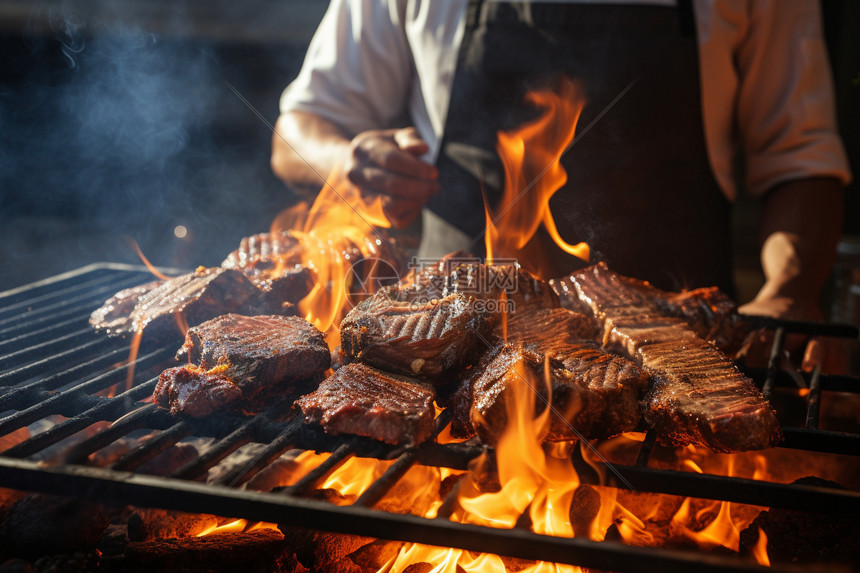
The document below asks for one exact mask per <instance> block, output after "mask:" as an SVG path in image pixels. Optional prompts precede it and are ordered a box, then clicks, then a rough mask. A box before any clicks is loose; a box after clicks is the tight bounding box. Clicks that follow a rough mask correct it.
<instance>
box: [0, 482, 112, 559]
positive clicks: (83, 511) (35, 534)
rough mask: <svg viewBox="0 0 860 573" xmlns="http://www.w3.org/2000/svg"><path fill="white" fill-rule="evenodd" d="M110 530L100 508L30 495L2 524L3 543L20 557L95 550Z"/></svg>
mask: <svg viewBox="0 0 860 573" xmlns="http://www.w3.org/2000/svg"><path fill="white" fill-rule="evenodd" d="M107 526H108V518H107V516H106V515H105V513H104V512H103V511H102V509H101V507H100V506H98V505H97V504H94V503H87V502H82V501H77V500H72V499H66V498H62V497H55V496H49V495H42V494H31V495H27V496H26V497H24V498H22V499H20V500H19V501H18V502H16V503H15V505H13V506H12V507H11V508H10V509H9V512H8V514H7V515H6V519H4V520H3V523H2V524H0V540H2V541H3V543H2V544H0V545H3V546H5V547H13V548H15V552H16V555H15V556H17V557H28V556H38V555H44V554H45V553H46V548H50V550H51V552H55V553H72V552H74V551H76V550H78V549H81V548H87V547H93V546H95V544H96V543H97V542H98V540H99V539H100V538H101V536H102V533H104V531H105V529H107Z"/></svg>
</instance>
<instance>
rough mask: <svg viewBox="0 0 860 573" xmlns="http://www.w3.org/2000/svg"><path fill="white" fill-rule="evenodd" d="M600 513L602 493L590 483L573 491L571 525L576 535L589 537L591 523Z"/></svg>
mask: <svg viewBox="0 0 860 573" xmlns="http://www.w3.org/2000/svg"><path fill="white" fill-rule="evenodd" d="M599 513H600V494H599V493H598V492H597V490H596V489H594V488H593V487H591V486H590V485H586V484H583V485H581V486H579V487H577V488H576V491H575V492H573V501H571V503H570V525H571V527H572V528H573V536H574V537H582V538H588V537H589V535H590V533H591V525H592V524H593V523H594V520H595V519H597V515H598V514H599Z"/></svg>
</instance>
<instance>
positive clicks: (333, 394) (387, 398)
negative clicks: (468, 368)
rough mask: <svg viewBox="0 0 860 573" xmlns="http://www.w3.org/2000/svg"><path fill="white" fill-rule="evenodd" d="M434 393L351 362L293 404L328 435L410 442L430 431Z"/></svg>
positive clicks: (418, 384) (421, 440)
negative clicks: (349, 435) (352, 435)
mask: <svg viewBox="0 0 860 573" xmlns="http://www.w3.org/2000/svg"><path fill="white" fill-rule="evenodd" d="M434 397H435V392H434V391H433V387H432V386H430V385H426V384H423V383H421V382H418V381H417V380H414V379H409V378H402V377H399V376H395V375H392V374H387V373H385V372H382V371H380V370H376V369H375V368H372V367H370V366H367V365H365V364H361V363H353V364H348V365H346V366H344V367H343V368H341V369H340V370H338V371H337V372H335V373H334V375H332V376H330V377H329V378H327V379H325V380H323V382H322V383H320V385H319V388H317V389H316V390H315V391H313V392H311V393H310V394H307V395H305V396H302V397H301V398H299V399H298V400H296V406H298V407H299V408H300V409H301V411H302V413H303V414H304V417H305V419H306V420H307V421H308V422H310V423H316V424H319V425H321V426H322V427H323V429H324V430H325V431H326V432H328V433H329V434H334V435H337V434H354V435H357V436H366V437H368V438H373V439H374V440H379V441H382V442H385V443H388V444H394V445H404V446H412V445H416V444H420V443H421V442H423V441H425V440H427V439H428V438H430V436H431V435H432V433H433V418H434V415H435V410H434V408H433V398H434Z"/></svg>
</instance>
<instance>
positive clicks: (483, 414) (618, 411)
mask: <svg viewBox="0 0 860 573" xmlns="http://www.w3.org/2000/svg"><path fill="white" fill-rule="evenodd" d="M471 385H472V404H471V408H470V419H471V422H472V425H473V427H474V429H475V430H476V431H477V434H478V436H479V437H480V438H481V441H483V442H484V443H487V444H495V443H496V442H497V440H498V439H499V437H500V436H501V435H502V432H503V431H504V429H505V427H506V425H507V423H508V406H509V402H510V401H511V400H514V399H524V398H525V399H532V400H533V401H534V410H535V416H537V415H538V414H539V413H541V412H543V411H545V410H546V408H547V405H548V404H551V405H552V410H551V412H550V415H549V417H548V422H549V423H548V425H547V426H546V427H545V428H544V431H545V432H546V434H545V435H544V436H543V440H545V441H563V440H574V439H577V438H580V437H585V438H587V439H589V438H606V437H610V436H614V435H617V434H620V433H621V432H625V431H629V430H633V429H634V428H635V427H636V426H637V425H638V423H639V420H640V419H641V410H640V407H639V400H640V397H641V396H642V394H643V392H644V390H645V388H646V386H647V377H646V376H645V375H644V374H643V373H642V372H641V371H640V370H639V369H638V368H636V367H635V366H634V365H633V364H631V363H630V362H628V361H626V360H624V359H623V358H619V357H617V356H613V355H611V354H608V353H606V352H604V351H602V350H600V349H599V348H597V347H596V345H593V344H588V343H580V344H578V345H571V346H570V347H569V349H568V351H567V352H566V356H565V358H564V360H561V359H560V358H558V357H555V356H553V357H549V356H546V355H544V354H543V353H542V352H540V351H539V350H537V349H536V348H534V347H525V348H523V347H520V346H517V345H511V344H508V345H506V346H505V347H503V348H501V349H500V350H499V351H498V353H497V354H496V356H495V357H493V358H492V359H491V360H490V361H489V363H488V364H487V365H486V367H485V368H484V369H483V371H482V372H480V373H479V374H476V375H475V376H474V377H473V378H472V379H471ZM460 407H461V406H460ZM456 417H457V416H456V413H455V418H456ZM452 434H453V432H452Z"/></svg>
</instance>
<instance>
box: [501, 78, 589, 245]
mask: <svg viewBox="0 0 860 573" xmlns="http://www.w3.org/2000/svg"><path fill="white" fill-rule="evenodd" d="M526 101H527V103H529V104H531V105H533V106H535V107H537V108H539V109H543V110H545V111H544V113H543V114H542V115H541V116H540V117H539V118H538V119H536V120H535V121H533V122H531V123H528V124H526V125H524V126H522V127H520V128H518V129H516V130H515V131H512V132H503V131H500V132H499V134H498V146H497V149H498V152H499V156H500V157H501V160H502V164H503V165H504V169H505V189H504V193H503V195H502V199H501V201H500V203H499V204H498V206H497V207H496V209H495V212H494V213H491V212H490V208H489V206H485V208H486V213H485V214H486V222H487V229H486V233H485V236H484V242H485V247H486V250H487V257H488V259H490V260H492V257H494V256H496V257H516V256H518V255H519V256H520V257H522V256H523V255H524V254H525V253H524V249H525V248H526V245H527V243H529V241H530V240H531V239H532V237H534V235H535V233H536V232H537V230H538V228H539V227H540V225H541V224H543V226H544V228H545V229H546V231H547V232H548V233H549V235H550V237H551V238H552V239H553V241H554V242H555V244H556V245H558V246H559V247H560V248H561V249H562V250H563V251H565V252H566V253H568V254H570V255H573V256H575V257H578V258H580V259H582V260H584V261H588V259H589V256H590V252H589V248H588V245H587V244H585V243H578V244H576V245H571V244H569V243H567V242H566V241H565V240H564V239H562V237H561V235H560V234H559V232H558V229H557V227H556V224H555V219H554V218H553V215H552V212H551V211H550V206H549V202H550V199H551V198H552V196H553V195H554V194H555V193H556V191H558V190H559V189H561V188H562V187H563V186H564V184H565V183H566V182H567V172H566V171H565V170H564V167H562V165H561V161H560V160H561V156H562V155H563V153H564V151H565V150H566V149H567V148H568V146H569V145H570V144H571V142H572V141H573V137H574V134H575V132H576V124H577V122H578V120H579V116H580V114H581V113H582V108H583V107H584V105H585V98H584V96H583V94H582V90H581V87H580V86H579V85H578V84H577V83H576V82H575V81H573V80H570V79H568V78H564V79H562V80H560V82H559V86H558V89H556V90H553V91H549V90H547V91H536V92H531V93H529V94H528V96H527V97H526ZM532 254H537V255H539V254H540V253H532Z"/></svg>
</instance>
